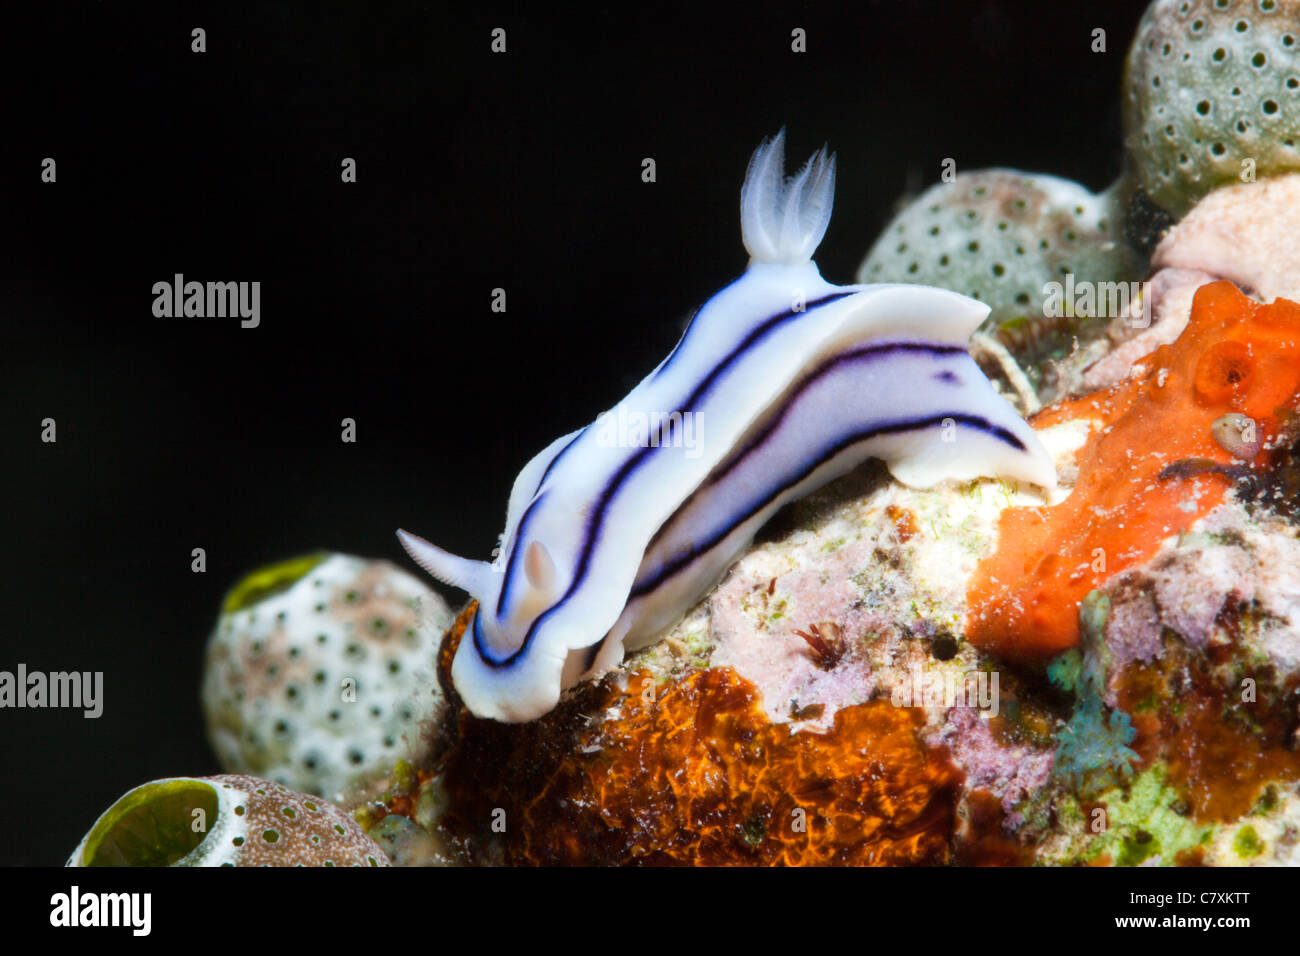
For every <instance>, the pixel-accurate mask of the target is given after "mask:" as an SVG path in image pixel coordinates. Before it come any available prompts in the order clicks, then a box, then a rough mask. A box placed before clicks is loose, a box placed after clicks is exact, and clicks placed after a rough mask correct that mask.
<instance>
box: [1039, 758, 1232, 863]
mask: <svg viewBox="0 0 1300 956" xmlns="http://www.w3.org/2000/svg"><path fill="white" fill-rule="evenodd" d="M1186 808H1187V801H1186V798H1185V797H1184V796H1183V795H1182V794H1181V793H1180V792H1179V790H1178V789H1177V788H1175V787H1173V786H1171V785H1170V784H1169V781H1168V776H1167V774H1166V771H1165V769H1164V768H1163V767H1162V766H1160V765H1156V766H1153V767H1151V768H1149V769H1148V770H1145V771H1144V772H1142V773H1141V774H1139V775H1138V776H1136V777H1135V778H1134V779H1133V781H1132V783H1131V784H1130V785H1129V786H1128V787H1127V788H1123V787H1114V788H1112V789H1110V790H1108V791H1106V792H1105V793H1103V794H1102V795H1101V796H1100V797H1099V798H1098V799H1097V801H1096V803H1091V804H1089V805H1088V806H1086V807H1084V806H1081V805H1080V804H1079V803H1078V802H1077V801H1076V800H1075V799H1074V798H1073V797H1066V798H1065V799H1064V800H1063V801H1062V802H1061V803H1058V806H1057V811H1056V813H1057V819H1058V821H1060V822H1062V823H1066V824H1067V825H1068V826H1069V828H1070V829H1071V830H1074V831H1075V834H1074V835H1073V836H1072V837H1071V838H1070V842H1069V844H1068V845H1067V848H1066V850H1065V852H1064V853H1063V854H1062V855H1061V857H1060V858H1058V859H1055V860H1044V861H1043V862H1059V863H1091V862H1093V861H1095V860H1097V859H1099V858H1100V857H1103V856H1108V857H1109V858H1110V860H1111V861H1112V862H1113V863H1115V864H1116V865H1117V866H1137V865H1138V864H1140V863H1147V862H1148V861H1153V862H1156V863H1158V864H1159V865H1161V866H1173V865H1175V864H1176V863H1177V862H1178V861H1177V857H1178V854H1179V853H1182V852H1183V851H1185V850H1193V849H1195V848H1196V847H1199V846H1203V845H1204V844H1206V843H1208V842H1209V841H1210V840H1211V839H1212V838H1213V837H1214V834H1215V833H1216V831H1217V827H1216V826H1214V825H1210V824H1202V823H1197V822H1196V821H1194V820H1193V819H1192V818H1191V817H1190V815H1187V814H1186ZM1094 827H1098V828H1099V832H1093V828H1094ZM1053 855H1055V854H1053Z"/></svg>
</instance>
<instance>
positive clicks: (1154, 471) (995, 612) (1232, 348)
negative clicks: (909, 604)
mask: <svg viewBox="0 0 1300 956" xmlns="http://www.w3.org/2000/svg"><path fill="white" fill-rule="evenodd" d="M1142 366H1143V371H1142V372H1141V373H1140V374H1139V375H1137V376H1135V377H1133V378H1130V379H1129V380H1127V381H1125V382H1122V383H1120V384H1119V385H1116V386H1114V387H1113V388H1111V389H1108V390H1107V391H1104V392H1098V393H1095V394H1093V395H1087V396H1084V397H1083V398H1078V399H1073V400H1070V401H1065V402H1061V403H1058V404H1056V405H1053V406H1051V407H1050V408H1048V409H1045V410H1044V411H1043V412H1042V413H1041V414H1039V415H1038V416H1036V417H1035V418H1034V419H1033V421H1032V422H1031V424H1033V425H1034V426H1035V427H1036V428H1046V427H1048V426H1050V425H1055V424H1058V423H1060V422H1065V421H1071V420H1076V419H1087V420H1090V421H1091V422H1092V423H1093V428H1092V430H1091V432H1090V434H1089V437H1088V440H1087V442H1086V444H1085V445H1084V447H1083V448H1081V449H1080V450H1079V452H1078V459H1077V460H1078V465H1079V477H1078V482H1077V484H1076V485H1075V487H1074V490H1073V492H1072V493H1071V494H1070V497H1069V498H1067V499H1066V500H1065V501H1064V502H1062V503H1061V504H1058V505H1056V506H1054V507H1049V508H1011V509H1008V510H1006V511H1004V512H1003V513H1002V516H1001V518H1000V521H999V526H998V528H999V535H998V546H997V550H996V551H995V552H994V553H993V554H992V555H991V556H990V557H988V558H987V559H985V560H984V561H983V562H982V563H981V564H980V566H979V567H978V568H977V570H976V573H975V576H974V577H973V578H972V581H971V584H970V586H969V588H968V591H967V599H968V606H969V618H968V624H967V636H968V638H969V639H970V640H971V641H972V642H973V643H975V644H976V645H977V646H980V647H983V648H985V649H988V650H991V651H994V652H996V653H1002V654H1007V655H1012V656H1021V657H1029V658H1043V657H1047V656H1050V655H1053V654H1056V653H1058V652H1060V651H1062V650H1066V649H1068V648H1070V647H1074V646H1075V645H1077V644H1078V640H1079V624H1078V605H1079V601H1080V600H1081V599H1082V598H1083V597H1084V595H1086V594H1087V593H1088V592H1089V591H1090V590H1092V589H1093V588H1096V587H1099V586H1100V585H1101V584H1102V583H1103V582H1105V581H1106V580H1107V579H1109V578H1110V577H1112V576H1114V575H1115V574H1116V573H1117V572H1119V571H1122V570H1124V569H1126V568H1129V567H1133V566H1134V565H1137V564H1140V563H1142V562H1144V561H1146V560H1148V559H1149V558H1151V557H1152V556H1153V555H1154V554H1155V552H1156V551H1157V550H1158V549H1159V547H1160V544H1161V542H1162V541H1164V540H1165V539H1166V538H1168V537H1170V536H1172V535H1176V534H1179V533H1180V532H1182V531H1185V530H1186V529H1187V528H1188V527H1189V526H1190V525H1191V524H1192V523H1193V522H1195V521H1196V520H1197V519H1198V518H1200V517H1202V516H1204V515H1205V514H1206V513H1208V512H1209V511H1210V510H1211V509H1213V508H1214V507H1215V506H1216V505H1218V504H1219V503H1220V502H1221V501H1222V500H1223V495H1224V492H1225V491H1226V490H1227V489H1228V488H1229V487H1230V486H1231V484H1232V479H1231V477H1230V476H1229V475H1228V474H1226V473H1225V471H1226V470H1227V469H1228V468H1230V467H1232V466H1234V465H1236V466H1238V467H1244V466H1243V465H1242V461H1243V460H1250V461H1251V464H1252V465H1253V466H1258V465H1261V464H1265V463H1266V462H1267V457H1268V453H1267V452H1260V448H1261V447H1264V446H1266V445H1267V444H1268V442H1269V441H1270V440H1271V439H1272V438H1274V437H1276V435H1277V433H1278V430H1279V428H1280V427H1281V425H1282V423H1283V421H1284V420H1285V419H1286V418H1287V417H1288V415H1291V414H1293V413H1294V410H1295V409H1296V407H1297V396H1298V395H1300V305H1297V304H1296V303H1294V302H1290V301H1288V300H1286V299H1278V300H1277V301H1276V302H1274V303H1272V304H1271V305H1259V304H1258V303H1256V302H1254V301H1252V300H1251V299H1249V298H1247V297H1246V296H1245V295H1243V294H1242V293H1241V292H1239V291H1238V290H1237V288H1236V287H1235V286H1233V285H1232V284H1231V283H1229V282H1214V283H1211V284H1209V285H1205V286H1202V287H1201V288H1200V289H1198V290H1197V292H1196V296H1195V298H1194V299H1193V302H1192V314H1191V318H1190V320H1189V322H1188V324H1187V328H1186V329H1185V330H1184V331H1183V333H1182V335H1180V336H1179V338H1178V340H1177V341H1175V342H1174V343H1172V344H1171V345H1165V346H1161V347H1160V348H1159V349H1157V350H1156V351H1155V352H1154V353H1152V354H1151V355H1149V356H1146V357H1145V358H1144V359H1143V361H1142ZM1229 449H1232V451H1229ZM1233 452H1235V453H1236V454H1235V455H1234V454H1233ZM1237 456H1240V457H1237Z"/></svg>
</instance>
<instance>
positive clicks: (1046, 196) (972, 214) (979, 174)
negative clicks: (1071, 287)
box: [857, 169, 1130, 325]
mask: <svg viewBox="0 0 1300 956" xmlns="http://www.w3.org/2000/svg"><path fill="white" fill-rule="evenodd" d="M1112 195H1113V193H1111V192H1107V193H1103V194H1100V195H1097V194H1093V193H1091V192H1089V191H1088V190H1087V189H1085V188H1084V187H1083V186H1081V185H1079V184H1078V183H1075V182H1071V181H1069V180H1065V179H1060V178H1057V177H1055V176H1046V175H1037V174H1030V173H1022V172H1018V171H1016V170H1012V169H984V170H978V171H975V172H970V173H962V174H960V175H958V176H957V177H956V178H955V179H954V180H953V182H951V183H940V184H938V185H936V186H933V187H931V188H930V189H929V190H927V191H926V192H925V193H923V194H922V195H921V196H920V198H918V199H916V200H915V201H913V202H912V203H911V204H910V205H908V206H907V207H906V208H905V209H904V210H903V211H902V212H900V213H899V214H898V215H897V216H895V217H894V220H893V221H892V222H891V223H890V224H889V225H888V226H887V227H886V229H885V231H884V232H883V233H881V235H880V238H879V239H877V240H876V244H875V245H874V246H872V248H871V251H870V252H869V253H867V258H866V259H865V260H864V261H863V263H862V265H861V267H859V269H858V275H857V279H858V281H859V282H910V283H919V284H922V285H932V286H939V287H940V288H944V289H952V290H953V291H954V292H961V293H964V294H965V295H969V296H972V297H974V298H976V299H979V300H980V301H982V302H984V303H986V304H988V306H989V307H990V308H991V309H992V317H991V319H990V321H991V323H992V324H995V325H996V324H1000V323H1001V322H1003V321H1005V320H1007V319H1011V318H1016V317H1020V316H1032V315H1039V314H1041V312H1042V310H1043V303H1044V300H1045V298H1046V294H1045V293H1044V291H1043V286H1044V285H1045V284H1047V283H1048V282H1053V281H1055V282H1060V281H1063V277H1064V276H1065V275H1066V274H1067V273H1073V274H1074V277H1075V281H1076V282H1078V281H1079V280H1089V281H1094V282H1103V281H1119V280H1120V279H1124V278H1130V277H1129V276H1128V275H1127V272H1128V269H1127V262H1128V260H1127V256H1126V253H1125V250H1124V246H1123V244H1122V243H1121V242H1119V241H1117V238H1116V237H1117V234H1118V233H1117V229H1118V225H1117V222H1116V219H1117V217H1116V215H1115V213H1114V210H1113V209H1112Z"/></svg>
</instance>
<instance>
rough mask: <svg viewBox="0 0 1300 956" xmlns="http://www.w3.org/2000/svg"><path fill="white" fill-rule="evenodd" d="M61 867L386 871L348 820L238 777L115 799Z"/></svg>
mask: <svg viewBox="0 0 1300 956" xmlns="http://www.w3.org/2000/svg"><path fill="white" fill-rule="evenodd" d="M67 865H68V866H326V867H330V866H389V865H390V864H389V860H388V857H387V856H385V855H384V851H383V850H381V849H380V848H379V845H378V844H377V843H375V841H374V840H372V839H370V837H369V836H367V835H366V832H365V831H364V830H363V829H361V827H360V826H359V825H358V824H357V823H356V821H354V820H353V819H352V818H351V817H350V816H348V815H347V814H346V813H344V812H343V811H342V810H340V809H339V808H338V807H336V806H334V805H333V804H331V803H329V802H327V801H325V800H322V799H321V798H320V797H315V796H311V795H310V794H305V793H297V792H295V791H293V790H290V789H289V788H287V787H282V786H280V785H279V784H278V783H273V782H271V781H270V780H259V779H257V778H256V777H248V776H242V775H219V776H215V777H169V778H166V779H163V780H154V781H151V782H150V783H146V784H144V785H142V786H139V787H136V788H135V789H134V790H130V791H128V792H127V793H125V794H123V795H122V796H121V797H120V798H119V799H118V800H117V802H116V803H114V804H113V805H112V806H111V807H109V808H108V809H107V810H105V811H104V813H103V814H102V815H101V816H100V818H99V819H98V820H96V821H95V825H94V826H93V827H91V828H90V832H89V833H87V834H86V836H85V838H84V839H83V840H82V841H81V843H80V844H79V845H78V846H77V848H76V849H75V850H74V851H73V852H72V856H71V857H69V858H68V863H67Z"/></svg>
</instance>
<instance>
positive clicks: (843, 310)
mask: <svg viewBox="0 0 1300 956" xmlns="http://www.w3.org/2000/svg"><path fill="white" fill-rule="evenodd" d="M784 145H785V144H784V131H782V133H779V134H777V135H776V136H775V137H773V138H771V139H769V140H766V141H764V142H763V143H762V144H761V145H760V146H759V148H758V149H757V150H756V151H755V153H754V155H753V158H752V159H751V160H750V164H749V170H748V172H747V174H746V177H745V182H744V185H743V186H742V187H741V192H740V223H741V237H742V240H743V242H744V246H745V249H746V250H747V251H748V253H749V256H750V260H749V265H748V267H747V268H746V270H745V272H744V274H743V275H741V276H740V278H738V279H737V280H735V281H734V282H732V283H731V284H730V285H728V286H727V287H726V288H724V289H723V290H722V291H721V292H719V293H717V294H716V295H715V296H714V297H713V298H711V299H710V300H709V301H708V302H706V303H705V304H704V305H703V306H701V307H700V309H699V311H698V312H696V314H695V316H694V318H693V319H692V320H691V322H690V324H689V325H688V326H687V328H686V331H685V333H684V334H683V335H682V337H681V340H680V341H679V342H678V343H677V345H676V347H675V348H674V349H673V350H672V352H671V353H670V354H669V355H668V357H667V358H665V359H664V360H663V361H662V362H660V363H659V365H658V367H656V368H655V369H654V371H652V372H651V373H650V374H649V375H647V376H646V377H645V378H644V379H643V380H642V381H641V383H640V384H639V385H637V386H636V387H635V388H634V389H633V390H632V391H631V392H630V393H629V394H628V395H627V397H625V398H624V399H623V400H622V401H621V402H620V403H619V404H618V405H616V406H615V407H614V408H613V409H611V410H610V411H609V412H607V413H605V414H604V415H602V416H600V417H599V418H598V419H597V420H596V422H594V423H592V424H591V425H588V426H587V427H586V428H583V429H579V430H578V431H574V432H571V433H569V434H567V435H564V436H562V437H561V438H558V439H556V440H555V441H554V442H552V443H551V444H550V445H549V446H548V447H547V448H545V449H544V450H543V451H542V452H541V453H540V454H538V455H537V456H536V457H535V458H533V459H532V460H531V461H530V462H529V463H528V464H527V465H525V466H524V469H523V470H522V471H521V472H520V473H519V476H518V477H517V478H516V480H515V483H514V487H513V489H512V490H511V493H510V501H509V504H508V507H507V514H506V526H505V531H504V532H503V534H502V536H501V547H500V550H499V553H498V556H497V558H496V559H495V560H494V561H492V562H490V563H489V562H485V561H471V560H468V559H465V558H460V557H456V556H455V555H452V554H449V553H447V552H446V551H443V550H442V549H440V548H438V547H436V546H434V545H432V544H430V543H429V542H427V541H425V540H423V539H422V538H418V537H416V536H415V535H412V534H408V533H407V532H405V531H399V532H398V536H399V538H400V539H401V542H402V544H403V546H404V547H405V548H406V550H407V551H408V552H409V553H410V555H411V557H412V558H414V559H415V561H416V563H418V564H419V565H420V566H421V567H423V568H424V569H425V570H426V571H428V572H429V573H430V574H431V575H433V576H434V577H435V578H437V579H439V580H441V581H443V582H444V583H446V584H449V585H452V586H454V587H457V588H461V589H463V590H465V591H468V592H469V593H470V594H471V595H472V596H473V597H474V598H476V599H477V601H478V608H477V611H476V613H475V614H474V619H473V621H472V622H471V624H470V626H469V628H468V630H467V634H466V639H465V640H462V641H461V643H460V646H459V648H458V649H457V651H456V655H455V658H454V661H453V664H452V681H453V683H454V685H455V687H456V690H457V692H458V693H459V694H460V696H461V698H462V700H463V701H464V703H465V705H466V706H467V707H468V708H469V709H470V711H471V712H472V713H474V714H475V715H476V716H479V717H484V718H493V719H496V720H501V721H512V722H514V721H525V720H532V719H534V718H537V717H540V716H541V715H542V714H544V713H546V712H547V711H549V710H551V708H553V707H554V706H555V704H556V703H557V701H558V700H559V697H560V694H561V692H562V691H563V690H564V689H565V688H568V687H571V686H573V685H574V684H576V683H578V682H579V681H580V680H583V679H586V678H589V677H595V676H597V675H599V674H601V673H603V672H604V671H607V670H609V669H610V668H612V667H615V666H617V665H618V664H619V663H620V662H621V660H622V658H623V654H624V652H625V651H628V650H634V649H636V648H638V647H643V646H645V645H647V644H649V643H652V642H653V641H654V640H655V639H656V638H657V637H658V636H659V635H660V634H662V632H663V631H664V630H665V629H666V628H667V627H668V626H670V625H671V624H672V623H673V622H674V621H675V620H676V618H677V617H679V616H680V615H681V614H682V612H684V611H685V610H687V609H688V608H689V607H690V606H691V605H692V604H693V603H694V602H696V601H698V600H699V599H700V597H702V596H703V595H704V593H705V592H707V591H708V589H709V588H710V587H711V586H712V585H714V584H715V583H716V582H717V580H718V579H719V577H720V576H721V575H722V574H723V573H725V571H726V570H727V568H728V567H729V566H730V565H731V564H732V563H733V562H734V561H735V559H736V558H737V557H738V556H739V554H740V552H741V551H742V550H743V549H744V548H745V547H746V546H747V545H748V544H749V542H750V540H751V539H752V538H753V535H754V533H755V532H756V531H757V530H758V529H759V527H761V526H762V524H763V522H765V521H766V520H767V519H768V518H769V517H770V516H771V515H772V514H773V513H774V512H775V511H776V510H777V509H778V508H780V507H781V506H782V505H783V504H785V503H786V502H787V501H790V500H792V499H794V498H796V497H799V496H801V495H806V494H808V493H810V492H812V491H814V490H816V489H817V488H819V487H821V486H822V485H824V484H826V483H827V482H829V481H831V480H833V479H835V478H837V477H839V476H840V475H843V474H845V473H847V472H848V471H850V470H851V469H852V468H854V467H855V466H856V465H858V464H859V463H861V462H863V461H865V460H866V459H868V458H880V459H883V460H884V462H885V463H886V464H887V465H888V467H889V469H890V471H891V473H892V474H893V476H894V477H895V478H897V479H898V480H900V481H902V482H904V483H906V484H908V485H911V486H913V487H929V486H931V485H934V484H936V483H938V482H940V481H944V480H946V479H957V480H969V479H972V478H976V477H981V476H988V477H993V476H1001V477H1007V478H1016V479H1021V480H1024V481H1027V482H1030V483H1033V484H1036V485H1040V486H1043V487H1045V488H1054V487H1055V484H1056V472H1055V468H1054V465H1053V463H1052V460H1051V458H1050V456H1049V455H1048V454H1047V452H1046V450H1045V449H1044V448H1043V446H1042V445H1041V444H1040V443H1039V441H1038V439H1037V437H1036V436H1035V434H1034V432H1033V430H1032V429H1031V428H1030V427H1029V426H1028V425H1027V424H1026V423H1025V422H1024V421H1023V420H1022V419H1021V418H1020V416H1019V415H1017V414H1016V412H1015V410H1014V409H1013V408H1012V407H1011V405H1010V404H1009V403H1007V402H1006V401H1005V400H1003V399H1002V398H1001V397H1000V396H999V395H998V394H997V392H996V391H995V390H994V389H993V386H992V385H991V384H990V382H989V381H988V380H987V379H986V378H985V377H984V375H983V374H982V373H981V372H980V370H979V368H978V367H977V366H976V365H975V363H974V361H973V360H972V359H971V357H970V355H969V354H968V352H967V348H966V342H967V339H968V338H969V336H970V334H971V333H972V332H973V331H974V330H975V328H976V327H977V326H978V325H979V324H980V323H981V322H982V321H983V320H984V318H985V316H986V315H987V314H988V307H987V306H985V305H983V304H981V303H979V302H977V301H975V300H973V299H970V298H967V297H966V296H963V295H959V294H957V293H955V292H950V291H947V290H943V289H934V288H929V287H925V286H917V285H902V284H880V285H848V286H837V285H832V284H830V283H828V282H827V281H826V280H825V279H823V278H822V276H821V273H820V272H819V271H818V269H817V266H816V265H815V264H814V263H813V261H812V254H813V252H814V250H815V249H816V248H817V246H818V245H819V244H820V242H821V240H822V237H823V235H824V234H825V232H826V226H827V223H828V222H829V221H830V214H831V201H832V197H833V194H834V183H835V159H834V157H833V156H830V155H828V154H827V152H826V149H825V147H823V148H822V150H821V151H820V152H818V153H817V154H815V155H814V156H813V157H812V158H811V159H810V160H809V161H808V162H807V163H806V164H805V165H804V167H803V168H802V169H801V170H800V171H799V173H798V174H797V175H796V176H794V177H792V178H789V179H787V178H786V177H785V156H784V154H785V149H784ZM628 422H642V423H646V422H648V423H651V424H650V425H649V426H648V427H647V428H644V429H642V430H641V431H639V432H635V433H633V434H619V429H618V427H613V426H616V425H617V424H618V423H628ZM684 436H687V438H688V440H683V438H684Z"/></svg>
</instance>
